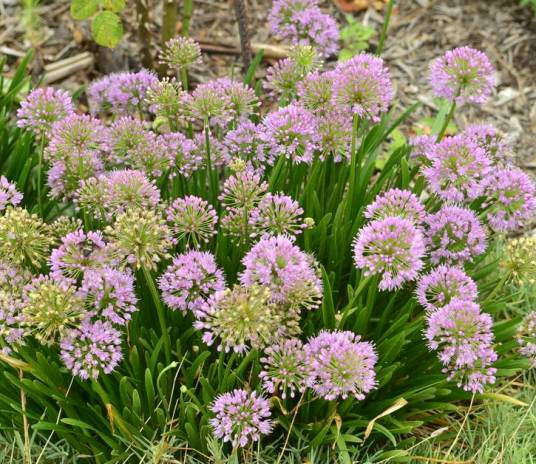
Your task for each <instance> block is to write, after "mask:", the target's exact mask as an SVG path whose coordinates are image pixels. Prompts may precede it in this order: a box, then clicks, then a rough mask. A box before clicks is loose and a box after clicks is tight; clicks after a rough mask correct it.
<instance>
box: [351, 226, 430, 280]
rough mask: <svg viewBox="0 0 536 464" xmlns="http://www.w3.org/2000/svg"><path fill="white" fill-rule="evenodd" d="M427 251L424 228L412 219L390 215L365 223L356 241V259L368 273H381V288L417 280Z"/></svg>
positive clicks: (359, 266) (357, 263) (360, 266)
mask: <svg viewBox="0 0 536 464" xmlns="http://www.w3.org/2000/svg"><path fill="white" fill-rule="evenodd" d="M424 254H425V247H424V238H423V235H422V232H421V230H420V229H419V228H417V227H416V226H415V225H414V224H413V223H412V222H411V221H410V220H408V219H403V218H400V217H387V218H385V219H379V220H376V221H372V222H371V223H370V224H369V225H367V226H365V227H363V229H361V231H360V232H359V234H358V235H357V237H356V239H355V242H354V261H355V265H356V266H357V267H358V268H359V269H363V271H364V275H365V276H371V275H379V276H381V280H380V283H379V288H380V290H396V289H398V288H400V287H401V286H402V285H403V284H404V283H405V282H408V281H411V280H415V278H416V277H417V275H418V273H419V271H420V270H421V269H422V267H423V261H422V259H423V257H424Z"/></svg>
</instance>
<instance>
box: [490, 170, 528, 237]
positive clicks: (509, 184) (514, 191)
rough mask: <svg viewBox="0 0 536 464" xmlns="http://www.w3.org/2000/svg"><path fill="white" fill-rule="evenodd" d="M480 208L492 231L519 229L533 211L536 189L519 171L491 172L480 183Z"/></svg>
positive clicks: (526, 175)
mask: <svg viewBox="0 0 536 464" xmlns="http://www.w3.org/2000/svg"><path fill="white" fill-rule="evenodd" d="M482 190H483V192H482V196H483V197H484V203H482V207H483V208H485V210H486V219H487V220H488V223H489V226H490V227H491V229H493V230H494V231H495V232H511V231H515V230H517V229H520V228H522V227H523V226H525V225H526V223H527V222H529V221H530V220H531V219H532V218H533V217H534V213H535V212H536V190H535V188H534V182H533V181H532V179H531V178H530V177H529V175H528V174H526V173H524V172H523V171H522V170H521V169H519V168H507V169H494V170H493V171H492V172H490V174H489V175H488V176H487V177H486V178H484V179H483V180H482Z"/></svg>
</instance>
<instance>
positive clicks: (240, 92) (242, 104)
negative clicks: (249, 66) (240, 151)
mask: <svg viewBox="0 0 536 464" xmlns="http://www.w3.org/2000/svg"><path fill="white" fill-rule="evenodd" d="M209 84H210V85H211V86H212V87H213V88H214V89H216V91H217V92H218V93H219V94H220V95H223V96H225V98H228V99H229V109H228V111H229V112H230V113H231V114H230V115H229V114H226V115H225V117H224V118H216V119H215V120H214V123H215V124H217V125H219V126H221V127H225V126H226V125H227V118H228V117H229V116H230V117H232V120H233V121H235V122H236V121H247V120H248V117H249V116H250V115H251V114H252V113H254V112H255V110H256V109H257V107H258V106H259V104H260V103H259V101H258V99H257V95H255V91H254V90H253V89H252V88H251V87H248V86H247V85H245V84H243V83H242V82H240V81H234V80H232V79H229V78H228V77H222V78H220V79H216V80H215V81H211V82H210V83H209ZM207 85H208V84H207Z"/></svg>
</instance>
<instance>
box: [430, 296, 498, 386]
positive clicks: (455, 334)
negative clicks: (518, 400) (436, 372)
mask: <svg viewBox="0 0 536 464" xmlns="http://www.w3.org/2000/svg"><path fill="white" fill-rule="evenodd" d="M492 324H493V320H492V319H491V316H490V315H489V314H485V313H481V312H480V306H478V305H477V304H476V303H473V302H470V301H462V300H453V301H452V302H450V303H449V304H448V305H446V306H444V307H442V308H439V309H438V310H437V311H434V312H432V313H430V314H429V315H428V319H427V327H426V331H425V337H426V339H427V341H428V347H429V348H430V350H432V351H437V352H438V357H439V360H440V361H441V364H443V366H444V368H443V372H444V373H448V380H449V381H450V380H455V381H456V382H457V384H458V386H459V387H462V388H463V389H464V390H466V391H472V392H483V390H484V385H485V384H488V383H494V382H495V372H496V369H494V368H492V367H489V366H490V365H491V364H492V363H493V362H495V361H496V360H497V354H496V353H495V351H494V349H493V332H492V330H491V327H492Z"/></svg>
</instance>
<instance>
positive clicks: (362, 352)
mask: <svg viewBox="0 0 536 464" xmlns="http://www.w3.org/2000/svg"><path fill="white" fill-rule="evenodd" d="M304 350H305V354H306V359H305V362H306V366H307V370H308V378H307V385H308V386H309V387H310V388H312V389H313V391H314V392H315V393H316V395H318V396H319V397H321V398H324V399H326V400H334V399H337V398H339V397H340V398H342V399H346V398H348V396H354V397H355V398H356V399H358V400H362V399H364V398H365V395H366V394H367V393H368V392H370V391H371V390H372V389H373V388H374V387H375V386H376V374H375V372H374V365H375V364H376V361H377V359H378V356H377V355H376V352H375V350H374V347H373V345H372V344H371V343H369V342H363V341H361V337H360V336H359V335H356V334H354V333H353V332H337V331H335V332H328V331H321V332H320V333H319V334H318V335H317V336H316V337H313V338H311V339H310V340H309V341H308V342H307V344H306V345H305V347H304Z"/></svg>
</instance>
